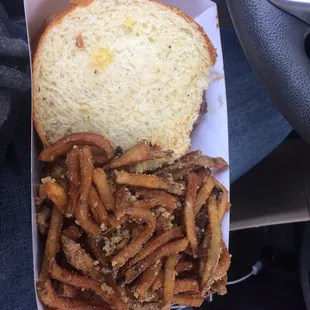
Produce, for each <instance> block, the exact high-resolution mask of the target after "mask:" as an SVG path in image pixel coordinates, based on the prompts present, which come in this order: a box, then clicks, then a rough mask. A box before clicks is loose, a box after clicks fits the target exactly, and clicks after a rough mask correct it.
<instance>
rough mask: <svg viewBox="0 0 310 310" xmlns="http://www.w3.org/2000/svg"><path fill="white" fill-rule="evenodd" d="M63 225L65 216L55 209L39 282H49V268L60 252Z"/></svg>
mask: <svg viewBox="0 0 310 310" xmlns="http://www.w3.org/2000/svg"><path fill="white" fill-rule="evenodd" d="M62 223H63V215H62V213H61V212H60V211H59V209H58V208H57V207H55V206H54V207H53V210H52V214H51V220H50V227H49V230H48V234H47V240H46V244H45V252H44V258H43V263H42V267H41V272H40V275H39V279H38V282H41V283H42V282H45V281H46V280H48V266H49V263H50V261H51V260H52V259H54V258H55V256H56V253H57V251H58V241H59V236H60V232H61V228H62Z"/></svg>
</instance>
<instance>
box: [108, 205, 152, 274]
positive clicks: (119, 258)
mask: <svg viewBox="0 0 310 310" xmlns="http://www.w3.org/2000/svg"><path fill="white" fill-rule="evenodd" d="M126 214H127V215H128V216H129V217H130V218H133V219H136V220H139V221H144V222H146V223H147V226H146V228H145V230H144V231H143V232H141V233H139V234H138V236H137V237H136V238H135V239H134V240H133V241H132V242H131V243H130V244H128V245H127V246H125V248H123V249H122V250H121V251H120V252H119V253H118V254H117V255H116V256H114V257H113V258H112V260H111V263H112V267H113V269H118V268H120V267H122V266H123V265H124V264H125V263H126V262H127V261H128V260H129V259H130V258H132V257H134V256H135V255H136V254H137V253H138V252H139V251H140V250H141V248H142V246H143V244H145V243H146V242H147V241H148V240H149V239H150V238H151V237H152V234H153V233H154V231H155V227H156V219H155V217H154V216H153V214H152V212H150V211H147V210H143V209H133V208H132V209H128V210H127V211H126Z"/></svg>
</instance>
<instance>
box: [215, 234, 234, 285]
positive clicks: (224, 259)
mask: <svg viewBox="0 0 310 310" xmlns="http://www.w3.org/2000/svg"><path fill="white" fill-rule="evenodd" d="M230 263H231V257H230V254H229V252H228V249H227V247H226V244H225V242H224V241H223V239H222V241H221V254H220V259H219V263H218V266H217V268H216V270H215V274H214V280H216V281H218V280H220V279H222V278H223V277H225V275H226V274H227V271H228V269H229V267H230Z"/></svg>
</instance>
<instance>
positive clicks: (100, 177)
mask: <svg viewBox="0 0 310 310" xmlns="http://www.w3.org/2000/svg"><path fill="white" fill-rule="evenodd" d="M93 181H94V183H95V185H96V188H97V191H98V193H99V196H100V199H101V201H102V202H103V204H104V206H105V207H106V208H107V209H108V210H109V211H112V212H115V199H114V197H113V195H112V193H111V191H110V187H109V183H108V180H107V176H106V173H105V172H104V170H103V169H100V168H97V169H94V172H93Z"/></svg>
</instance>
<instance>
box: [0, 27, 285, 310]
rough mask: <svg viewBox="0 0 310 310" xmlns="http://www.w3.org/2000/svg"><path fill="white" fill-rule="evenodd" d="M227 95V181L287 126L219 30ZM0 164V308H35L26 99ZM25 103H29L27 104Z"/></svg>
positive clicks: (229, 34)
mask: <svg viewBox="0 0 310 310" xmlns="http://www.w3.org/2000/svg"><path fill="white" fill-rule="evenodd" d="M222 40H223V48H224V61H225V69H226V86H227V99H228V118H229V138H230V166H231V168H230V169H231V179H232V181H234V180H236V179H237V178H238V177H239V176H241V175H242V174H244V173H245V172H246V171H247V170H249V169H250V168H251V167H252V166H254V165H255V164H256V163H257V162H259V161H260V160H261V159H263V158H264V157H265V156H266V155H267V154H268V153H269V152H270V151H272V150H273V149H274V148H275V147H276V146H277V145H278V144H279V143H280V142H281V141H282V140H283V139H284V138H285V137H286V135H287V134H288V133H289V132H290V130H291V128H290V126H289V125H288V124H287V122H286V121H285V120H284V119H283V117H282V116H281V115H280V114H279V113H278V112H277V110H276V109H275V108H274V107H273V105H272V104H271V103H270V101H269V99H268V96H267V95H266V94H265V92H264V90H263V88H262V87H261V86H260V84H259V82H258V81H257V79H256V76H255V74H254V73H253V72H252V70H251V68H250V66H249V64H248V62H247V61H246V59H245V56H244V54H243V52H242V50H241V47H240V45H239V43H238V40H237V38H236V35H235V33H234V31H232V30H228V31H226V30H223V31H222ZM21 103H22V105H23V106H22V107H21V108H22V111H21V113H19V122H18V123H16V125H15V132H14V133H13V135H12V136H13V138H12V141H11V142H10V144H9V147H8V149H7V150H6V156H5V159H4V160H3V162H2V164H1V165H0V173H1V180H0V186H1V191H0V212H1V213H0V214H1V215H0V238H1V242H0V279H1V280H0V290H1V294H0V304H1V309H25V310H31V309H35V308H36V305H35V299H34V282H33V269H32V242H31V205H30V193H31V187H30V149H29V146H30V100H29V99H28V100H27V101H23V102H21ZM26 104H28V107H27V106H26Z"/></svg>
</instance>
